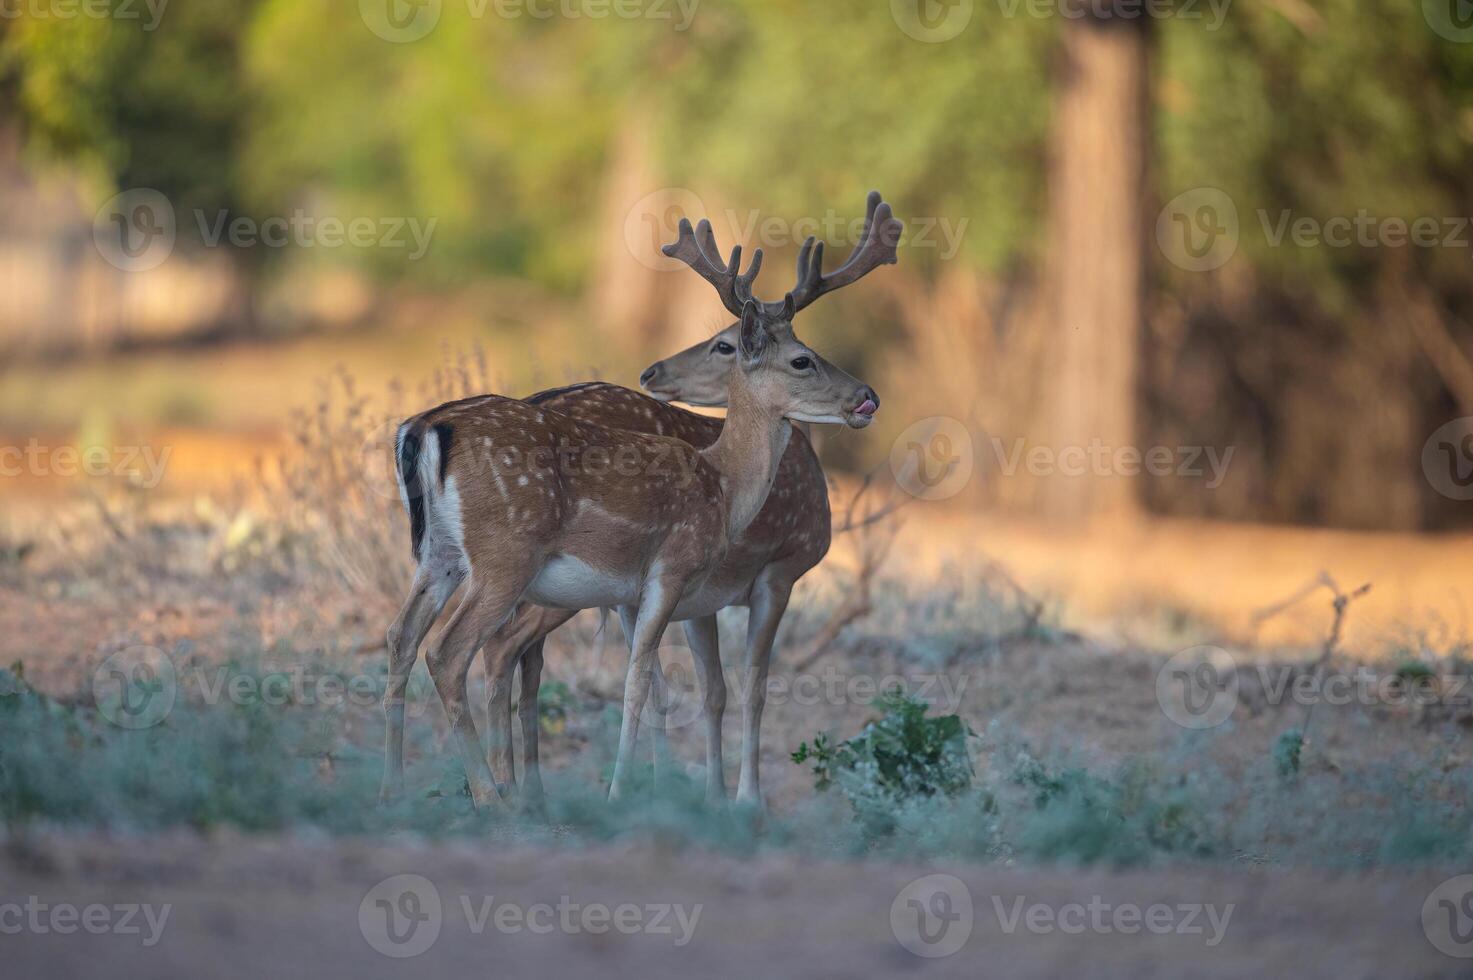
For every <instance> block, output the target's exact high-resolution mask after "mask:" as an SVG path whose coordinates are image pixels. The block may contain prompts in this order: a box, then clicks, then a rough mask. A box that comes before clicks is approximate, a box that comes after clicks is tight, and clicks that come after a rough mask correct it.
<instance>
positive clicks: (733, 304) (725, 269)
mask: <svg viewBox="0 0 1473 980" xmlns="http://www.w3.org/2000/svg"><path fill="white" fill-rule="evenodd" d="M660 251H662V252H664V253H665V254H666V255H668V256H670V258H672V259H677V260H679V261H681V262H684V263H685V264H686V265H688V266H690V267H691V268H692V269H694V270H695V272H696V274H697V275H699V276H700V277H701V278H702V279H704V280H706V281H707V282H709V283H710V284H711V285H712V286H714V287H716V294H717V295H718V296H720V297H721V302H722V304H723V305H724V306H725V307H726V309H727V311H728V312H730V313H731V314H732V315H733V316H738V317H739V316H741V315H742V307H744V306H745V305H746V304H747V301H748V300H750V299H751V298H752V283H753V282H754V281H755V280H756V278H757V273H758V272H759V271H760V270H761V268H762V249H760V248H759V249H757V250H756V251H755V252H753V253H752V264H751V265H750V266H749V267H748V269H747V272H746V274H745V275H740V274H738V270H739V269H740V268H741V264H742V247H741V246H740V245H738V246H736V247H735V248H733V249H732V250H731V261H730V262H729V263H727V264H726V265H722V264H721V249H720V248H718V247H717V245H716V234H715V233H714V232H713V231H712V230H711V222H709V221H707V220H705V219H704V218H703V219H701V223H700V224H699V225H697V226H696V227H695V228H692V227H691V223H690V219H689V218H681V219H680V230H679V233H678V235H677V237H676V239H675V241H674V242H672V243H670V244H669V245H666V246H664V247H663V248H662V249H661V250H660ZM712 253H714V257H713V254H712Z"/></svg>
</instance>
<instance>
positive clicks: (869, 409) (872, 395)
mask: <svg viewBox="0 0 1473 980" xmlns="http://www.w3.org/2000/svg"><path fill="white" fill-rule="evenodd" d="M859 399H860V400H859V407H858V408H856V409H855V410H854V414H855V415H873V414H875V413H876V412H878V411H879V410H880V396H879V395H878V394H877V393H876V392H875V389H873V388H870V387H865V388H863V389H861V390H860V392H859Z"/></svg>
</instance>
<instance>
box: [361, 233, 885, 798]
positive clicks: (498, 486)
mask: <svg viewBox="0 0 1473 980" xmlns="http://www.w3.org/2000/svg"><path fill="white" fill-rule="evenodd" d="M871 211H872V214H871V219H872V220H871V222H870V223H869V225H868V226H867V228H866V234H865V238H864V241H862V242H861V245H860V247H859V248H857V249H856V251H855V255H854V256H852V257H851V259H850V261H849V262H847V263H846V264H845V265H844V266H843V267H841V268H840V269H838V270H836V271H835V272H834V273H833V274H832V275H829V276H824V275H823V274H822V245H821V244H819V245H817V246H815V245H814V244H813V243H812V242H811V241H810V242H809V243H808V244H806V245H805V246H804V248H803V250H802V254H801V255H800V259H799V281H798V284H797V286H796V287H795V289H794V290H793V291H792V292H790V293H788V294H787V296H786V297H785V298H784V299H783V300H782V301H781V302H775V303H774V302H761V301H758V300H756V299H754V298H753V296H752V283H753V282H754V280H755V279H756V276H757V273H758V271H759V270H760V268H761V258H762V255H761V250H760V249H759V250H757V252H756V253H755V254H754V256H753V259H752V263H751V265H750V266H749V267H748V270H747V272H745V273H742V272H740V268H741V248H740V246H738V247H736V248H735V249H733V251H732V256H731V259H730V261H729V262H728V263H727V264H726V265H725V266H723V265H722V264H721V262H720V260H719V258H715V257H713V254H712V253H716V255H719V252H717V250H716V244H715V237H714V235H713V234H712V231H711V227H710V224H709V223H708V222H705V221H703V222H701V224H700V226H699V228H697V229H692V228H691V225H690V223H689V221H682V222H681V226H680V235H679V238H678V240H677V241H676V242H675V243H674V244H672V245H669V246H666V248H665V252H666V254H668V255H671V256H672V257H675V258H678V259H680V260H681V261H683V262H685V263H686V264H687V265H689V266H691V267H692V268H693V269H694V270H695V271H696V272H697V273H698V274H700V275H701V276H702V278H704V279H706V280H707V281H708V282H709V283H710V284H711V285H712V286H713V287H714V288H715V289H716V291H717V294H718V296H719V297H720V298H721V300H722V302H723V304H724V305H725V306H726V308H727V309H728V310H729V311H730V312H731V313H733V314H734V315H736V316H737V317H738V323H737V324H736V325H734V331H735V339H736V343H735V344H734V347H735V350H734V352H733V355H732V360H733V362H734V364H733V367H732V369H731V370H730V372H729V374H728V377H727V388H728V397H727V402H728V406H729V408H728V413H727V417H726V420H725V422H724V424H722V425H721V427H720V431H719V435H717V436H716V437H715V439H714V440H711V439H698V440H697V442H699V443H702V445H701V447H700V448H697V443H693V442H689V441H685V440H682V439H679V438H676V437H675V435H674V434H673V433H674V430H675V429H676V428H677V427H676V426H675V425H673V424H672V425H671V429H672V434H668V435H667V434H664V433H663V432H661V431H660V429H661V428H662V425H661V424H659V423H656V424H653V425H651V423H654V422H655V408H653V407H651V408H650V409H649V412H650V414H649V415H648V416H643V413H642V412H641V413H640V414H641V415H642V416H643V418H642V421H643V424H644V427H645V428H646V429H648V428H651V427H653V428H654V429H655V430H656V431H654V432H650V431H639V430H634V429H622V428H618V427H617V425H616V424H607V420H606V419H602V418H600V417H599V416H598V412H597V410H596V409H595V410H594V411H592V412H591V413H590V414H591V415H592V416H593V419H590V418H584V417H579V416H577V415H574V414H570V413H569V412H567V411H565V410H559V407H557V406H556V405H554V403H555V402H556V403H558V405H561V406H562V408H563V409H566V407H567V402H566V399H567V397H568V396H570V395H572V393H573V392H575V391H579V390H583V391H585V392H586V391H587V390H588V387H589V386H575V387H574V388H573V389H565V390H563V391H561V392H553V393H548V394H547V395H546V396H545V397H541V398H540V399H531V400H528V401H518V400H515V399H510V398H504V397H501V396H495V395H487V396H482V397H479V398H472V399H465V400H462V401H459V402H452V403H449V404H447V405H442V406H439V407H438V408H435V409H432V410H430V411H428V412H425V413H423V414H421V415H419V416H416V417H414V418H412V419H410V420H408V421H407V422H405V423H404V425H403V426H401V427H400V430H399V434H398V438H397V440H396V461H397V465H398V472H399V479H400V484H401V491H402V496H403V498H404V502H405V506H406V509H407V510H408V512H409V514H410V523H411V531H412V537H413V546H414V554H415V558H416V561H417V562H418V568H417V571H416V575H415V580H414V583H413V585H412V586H411V590H410V595H409V597H408V599H407V600H406V602H405V605H404V608H403V609H402V610H401V612H400V614H399V616H398V617H397V618H396V620H395V622H394V624H393V626H391V627H390V630H389V650H390V676H389V683H388V690H387V692H386V694H385V702H384V703H385V714H386V719H387V730H388V736H387V737H388V746H387V751H386V759H385V765H386V770H385V791H386V794H388V795H392V793H393V792H394V791H395V790H396V789H397V788H398V786H399V785H400V784H401V781H402V767H403V757H402V739H403V714H404V701H403V698H404V690H405V687H406V686H407V682H408V676H409V672H410V669H411V668H412V667H413V663H414V658H415V655H416V652H417V649H418V646H419V643H420V642H421V641H422V640H423V638H424V636H425V634H426V633H427V632H428V630H429V628H430V625H431V624H432V623H433V622H434V620H435V618H436V617H437V616H438V615H439V613H440V611H441V609H442V608H443V607H444V605H445V604H446V603H447V602H448V601H449V599H450V597H451V595H453V594H454V592H455V591H456V590H457V589H458V588H459V587H460V586H461V585H462V583H463V584H464V585H465V591H464V595H463V596H462V598H461V601H460V603H459V605H458V606H457V608H456V609H455V611H454V612H453V613H452V614H451V616H450V619H449V621H448V622H447V624H446V626H445V628H444V630H442V632H441V633H440V635H439V637H438V638H437V640H436V642H435V643H434V644H433V646H432V649H431V650H430V652H429V654H428V656H427V662H428V665H429V668H430V674H431V677H432V679H433V680H434V683H435V687H436V690H437V691H438V692H439V694H440V697H441V699H442V701H443V702H444V704H445V708H446V712H447V715H448V717H449V719H450V723H451V726H452V729H453V731H454V732H455V735H456V738H457V740H458V741H459V743H460V749H461V755H462V758H463V761H464V764H465V767H466V773H467V779H468V782H469V784H470V789H471V795H472V798H473V800H474V802H475V803H476V805H478V806H480V805H488V804H490V803H491V802H493V801H494V800H495V799H496V798H497V795H498V790H497V787H496V783H495V781H494V780H493V776H492V773H491V771H490V766H489V765H488V763H487V759H486V757H485V756H484V755H483V754H482V752H481V749H480V741H479V738H478V736H477V733H476V729H475V724H474V722H473V720H472V718H471V715H470V711H469V707H468V705H467V703H466V684H465V680H466V674H467V672H468V670H469V666H470V661H471V658H472V657H473V655H474V653H475V650H476V649H477V648H478V647H480V646H482V645H483V644H484V643H486V642H487V641H488V640H490V639H491V638H492V637H493V635H496V634H498V631H500V632H501V634H502V635H501V637H500V642H499V644H498V646H497V647H496V648H495V649H505V650H508V651H510V653H504V654H500V655H497V654H496V653H495V651H494V650H493V651H492V652H491V653H489V654H488V656H489V657H490V659H491V663H490V664H489V667H490V671H489V674H490V676H491V677H492V679H493V680H492V711H493V714H492V717H491V721H490V723H491V725H492V729H493V735H494V736H496V737H493V744H494V745H495V744H499V745H500V746H504V745H505V742H506V739H505V738H504V737H502V736H504V735H507V734H509V732H510V715H509V697H506V696H502V694H501V692H505V691H507V690H508V688H509V685H508V684H507V683H506V682H507V681H508V680H509V677H510V672H511V668H512V667H513V666H514V665H515V662H516V654H517V653H518V652H520V651H521V650H522V649H524V648H530V646H537V647H538V649H537V651H536V653H537V657H536V659H537V660H538V661H539V662H538V663H537V664H536V665H535V666H536V667H537V668H539V669H532V668H533V666H534V665H533V664H531V663H530V662H529V664H528V665H527V666H526V667H524V673H523V678H524V679H523V694H524V697H525V696H527V695H529V694H530V695H532V696H533V697H532V699H531V700H529V701H527V702H526V703H527V704H529V705H530V704H534V703H535V686H536V683H537V677H538V674H539V673H540V640H541V636H542V635H545V632H546V629H547V628H549V626H555V625H556V624H557V622H560V621H562V620H565V619H566V618H567V616H568V615H571V612H573V611H576V610H578V609H584V608H592V607H594V606H617V607H620V608H621V609H623V610H626V612H625V614H624V615H625V620H626V624H627V628H628V635H629V637H630V645H631V655H630V663H629V669H628V672H627V676H626V683H625V691H624V713H623V722H622V726H621V730H620V737H619V749H618V754H617V756H616V762H615V767H614V776H613V779H612V782H611V786H610V795H611V797H618V796H620V795H621V794H622V793H623V792H624V788H625V784H626V782H627V780H628V772H629V770H630V766H631V762H632V754H633V750H634V745H635V742H636V739H637V735H638V726H639V714H640V711H641V709H642V707H643V705H644V702H645V699H646V698H647V696H648V693H649V688H650V684H651V673H652V666H653V662H654V658H655V645H656V644H657V643H658V641H659V639H660V636H661V634H662V633H663V631H664V628H665V626H666V624H667V623H668V622H669V621H670V620H671V619H672V618H674V619H679V620H704V621H705V623H704V625H698V626H696V627H693V628H692V632H693V633H695V634H696V635H697V636H698V639H697V640H696V642H695V643H693V646H695V645H697V644H700V645H701V648H702V650H703V651H709V655H707V654H705V653H704V652H703V653H702V654H700V655H698V658H697V659H698V661H699V662H700V663H702V664H703V665H704V666H705V668H706V669H705V670H704V671H703V672H704V673H705V674H706V677H707V682H708V684H707V687H708V690H709V689H710V688H711V687H713V686H714V684H715V683H716V682H718V681H719V677H720V667H719V660H716V662H715V664H714V667H715V669H714V670H712V669H710V668H711V667H712V658H713V657H715V643H714V629H712V628H711V627H714V619H712V617H713V615H714V613H715V612H716V610H718V609H720V608H723V607H724V606H726V605H730V604H732V603H733V602H735V601H738V600H739V599H742V598H744V597H746V596H748V595H749V594H751V593H752V591H753V586H754V582H753V578H752V577H751V576H748V577H747V578H746V579H745V580H743V578H742V576H741V575H737V574H732V573H730V572H729V571H728V569H727V568H726V563H727V560H728V558H731V557H738V558H740V556H741V555H742V553H743V550H744V540H743V536H744V534H745V533H746V532H747V531H748V530H749V529H750V528H751V527H752V525H753V523H754V521H756V520H757V519H758V518H759V516H760V514H761V512H762V511H763V509H764V506H765V504H766V503H767V502H768V498H769V490H770V489H771V488H772V486H773V483H774V480H775V479H776V478H777V476H778V474H779V472H780V471H781V470H782V462H783V460H784V459H785V457H786V455H787V451H788V448H789V445H790V440H791V435H792V428H791V424H790V420H800V421H808V422H816V423H832V424H846V425H849V426H851V427H853V428H864V427H865V426H867V425H869V423H870V421H871V420H872V418H873V415H874V412H875V411H876V410H877V408H878V401H879V400H878V396H877V395H875V393H874V391H873V389H871V388H869V387H868V386H867V385H864V384H862V383H860V382H858V381H856V380H855V379H854V378H852V377H850V376H849V375H847V374H845V373H844V372H843V371H840V370H839V369H838V368H836V367H834V366H833V365H831V364H829V363H828V362H826V361H825V360H823V359H822V358H821V357H819V356H818V355H817V354H816V353H814V352H813V351H812V350H811V349H809V348H808V347H806V346H804V345H803V343H802V342H801V341H800V340H798V338H797V337H796V336H795V335H794V333H793V329H792V318H793V316H794V315H795V314H796V313H797V312H798V311H799V310H800V309H802V308H804V307H806V306H807V305H809V304H810V303H812V302H813V301H814V300H816V299H817V298H818V297H819V296H821V295H823V294H824V293H826V292H829V291H831V290H833V289H837V288H839V287H841V286H844V285H848V284H849V283H850V282H853V281H855V280H857V279H858V278H860V277H861V276H863V275H864V274H866V273H867V272H869V271H870V270H871V269H873V268H875V267H876V266H878V265H880V264H884V263H886V262H894V261H895V252H894V246H895V241H896V240H897V239H898V231H899V229H898V226H899V222H896V221H895V220H894V219H893V217H892V216H891V215H890V211H889V207H888V206H887V205H884V204H879V205H878V207H877V208H876V207H873V206H872V208H871ZM599 387H602V386H599ZM605 394H606V393H605ZM629 394H630V395H632V396H633V397H635V398H642V396H638V395H637V394H635V393H633V392H630V393H629ZM658 407H659V408H661V409H662V410H664V411H667V412H668V411H675V410H674V409H669V408H667V407H665V406H658ZM692 417H694V416H692ZM594 419H597V420H594ZM686 431H691V430H689V429H687V430H686ZM809 452H810V454H811V450H809ZM595 459H597V460H598V462H597V463H595ZM614 461H617V463H618V465H619V469H618V472H617V473H615V474H613V475H611V474H610V472H609V470H610V469H611V465H610V464H611V462H614ZM778 499H779V510H778V511H777V512H776V517H775V519H776V520H777V521H778V522H779V523H784V522H786V517H785V514H786V512H787V510H789V509H791V508H785V507H783V506H782V505H781V498H778ZM825 544H826V542H825ZM805 570H806V569H805ZM788 587H789V588H790V587H791V586H790V585H789V586H788ZM783 600H784V602H785V600H786V593H785V592H784V594H783ZM749 601H751V600H749ZM763 601H766V600H763ZM518 603H523V604H524V605H523V607H522V608H523V612H522V613H521V614H520V616H519V617H518V620H517V621H512V622H509V621H510V620H512V619H513V614H514V613H516V612H517V609H518ZM526 603H530V604H533V605H535V606H541V607H544V608H542V609H531V608H529V607H527V606H526V605H525V604H526ZM780 613H781V610H778V615H777V616H771V615H767V614H765V613H764V614H762V615H760V616H755V617H754V622H756V621H760V622H762V623H768V622H770V623H771V626H772V629H773V630H774V631H775V628H776V622H777V619H778V618H780ZM559 617H561V619H560V618H559ZM503 627H507V628H506V629H503ZM770 643H771V640H770V637H769V638H768V640H767V643H766V645H767V646H768V647H769V648H770ZM498 684H499V685H500V686H499V687H498ZM528 724H529V723H528V721H527V719H526V718H524V719H523V725H524V731H525V728H526V726H527V725H528ZM530 724H531V725H532V726H535V719H533V720H532V721H531V723H530ZM708 732H709V729H708ZM530 744H531V746H532V752H533V756H532V762H531V766H532V768H533V770H535V738H534V739H533V740H532V741H531V742H530ZM497 751H501V749H499V748H498V749H497ZM718 751H719V750H718ZM493 757H495V756H493ZM718 758H719V757H718ZM507 761H509V759H508V760H507ZM716 769H717V771H718V773H719V766H717V767H716ZM718 778H719V777H718ZM754 779H755V770H754Z"/></svg>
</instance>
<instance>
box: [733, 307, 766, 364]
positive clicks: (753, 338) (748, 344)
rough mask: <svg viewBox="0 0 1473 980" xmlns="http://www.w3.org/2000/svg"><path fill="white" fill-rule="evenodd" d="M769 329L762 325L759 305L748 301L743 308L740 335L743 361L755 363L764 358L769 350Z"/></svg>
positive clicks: (739, 345) (739, 341)
mask: <svg viewBox="0 0 1473 980" xmlns="http://www.w3.org/2000/svg"><path fill="white" fill-rule="evenodd" d="M767 339H768V337H767V328H766V327H764V326H763V325H762V320H761V318H760V317H759V316H758V315H757V303H756V302H755V301H754V300H750V299H749V300H747V303H746V305H745V306H743V307H742V329H741V330H740V331H739V335H738V348H739V349H740V350H741V352H742V359H743V360H746V361H755V360H756V359H757V358H759V357H761V356H762V352H763V351H764V350H766V349H767Z"/></svg>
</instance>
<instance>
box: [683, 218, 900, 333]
mask: <svg viewBox="0 0 1473 980" xmlns="http://www.w3.org/2000/svg"><path fill="white" fill-rule="evenodd" d="M661 251H662V252H664V253H665V254H666V255H668V256H670V257H671V258H672V259H679V260H680V261H681V262H684V263H685V264H686V265H688V266H690V267H691V268H692V269H694V270H695V271H696V274H697V275H699V276H700V277H701V278H702V279H704V280H706V281H707V282H709V283H710V284H711V285H713V286H715V287H716V293H717V295H719V296H720V297H721V302H722V303H723V304H724V305H725V306H726V308H727V310H728V311H730V313H731V315H732V316H735V317H740V316H741V315H742V308H743V307H744V306H746V305H747V303H748V302H749V301H750V300H751V299H752V283H753V282H755V281H756V279H757V273H758V272H760V271H761V269H762V249H760V248H759V249H756V250H754V251H753V252H752V264H751V265H750V266H748V267H747V271H746V272H745V273H744V274H739V270H740V269H741V267H742V247H741V246H740V245H737V246H735V247H734V248H732V250H731V261H730V262H729V263H727V265H725V266H722V264H721V249H720V248H718V247H717V246H716V235H715V233H713V232H712V231H711V222H709V221H707V220H705V219H704V218H703V219H701V223H700V224H699V225H697V226H696V228H695V229H694V230H692V228H691V226H690V219H689V218H681V219H680V236H679V237H678V238H676V240H675V241H674V242H673V243H671V244H669V245H666V246H665V247H664V248H662V249H661ZM713 254H714V256H715V257H714V258H713ZM892 261H893V260H892ZM763 305H766V304H763Z"/></svg>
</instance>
